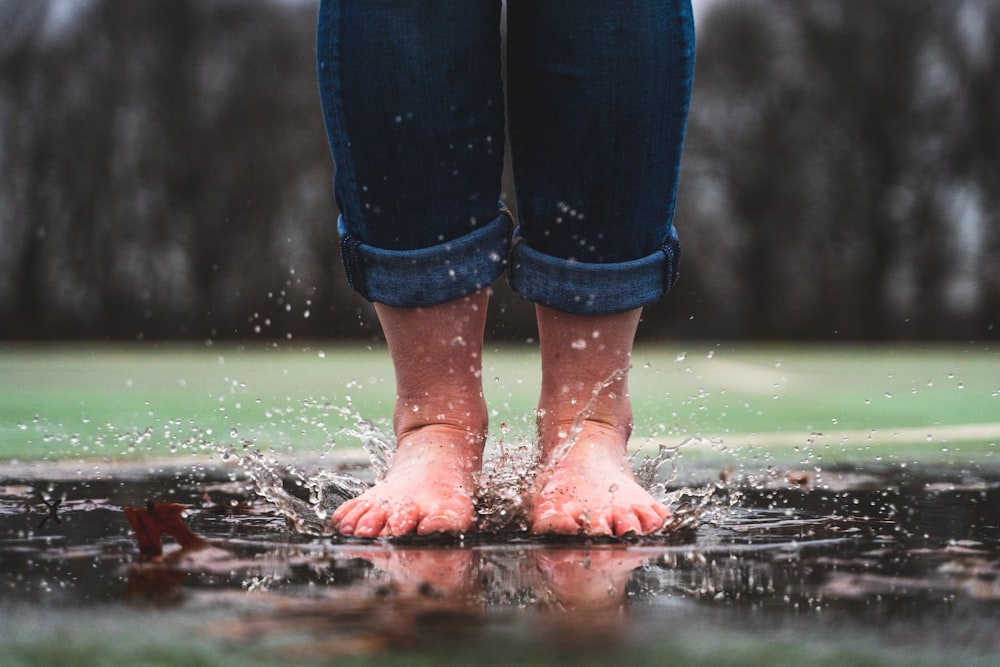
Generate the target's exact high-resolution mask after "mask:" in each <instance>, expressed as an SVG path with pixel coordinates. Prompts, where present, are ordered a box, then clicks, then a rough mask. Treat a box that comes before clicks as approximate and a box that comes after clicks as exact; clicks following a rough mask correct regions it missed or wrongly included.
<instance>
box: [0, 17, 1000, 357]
mask: <svg viewBox="0 0 1000 667" xmlns="http://www.w3.org/2000/svg"><path fill="white" fill-rule="evenodd" d="M694 2H695V6H696V15H697V21H698V64H697V75H696V80H695V94H694V100H693V104H692V114H691V118H690V125H689V132H688V138H687V144H686V150H685V155H684V164H683V175H682V184H681V193H680V202H679V209H678V213H677V218H676V224H677V226H678V228H679V230H680V233H681V238H682V241H683V244H684V263H683V266H682V271H681V274H682V275H681V280H680V282H679V283H678V285H677V286H676V287H675V288H674V290H673V291H672V292H671V294H670V295H669V296H668V297H667V298H666V299H664V300H663V301H662V302H661V303H659V304H657V305H655V306H653V307H650V308H648V309H647V311H646V314H645V318H644V324H643V326H642V328H641V331H640V337H641V338H642V339H645V340H659V339H665V338H677V337H686V338H730V339H736V338H743V339H756V340H766V339H780V340H842V341H855V340H862V341H878V340H894V341H895V340H953V341H962V342H968V341H970V340H976V341H979V340H986V339H994V340H995V339H997V338H998V337H1000V321H998V320H1000V262H998V260H997V258H998V256H1000V213H998V211H1000V85H998V82H1000V2H997V1H994V0H879V2H871V1H870V0H760V1H753V0H711V1H709V0H694ZM316 5H317V2H315V1H311V0H310V1H307V0H296V1H291V0H284V1H280V0H170V1H166V0H131V1H130V2H116V1H115V0H48V1H40V0H0V35H3V37H2V38H0V339H7V340H49V339H110V340H135V339H150V340H154V339H155V340H166V339H186V338H190V339H206V338H212V339H252V338H260V339H265V340H269V339H295V338H338V337H340V338H359V337H361V338H371V337H372V336H375V335H377V323H376V321H375V317H374V315H373V313H372V311H371V308H370V306H369V305H368V304H366V303H365V302H364V301H363V300H361V299H360V298H359V297H357V296H356V295H355V294H354V293H353V292H351V290H350V289H349V288H348V287H347V284H346V280H345V278H344V276H343V271H342V269H341V267H340V262H339V255H338V243H337V238H336V234H335V219H336V210H335V208H334V203H333V197H332V191H331V190H332V188H331V178H332V173H333V165H332V162H331V159H330V157H329V153H328V150H327V145H326V136H325V133H324V130H323V126H322V119H321V114H320V109H319V101H318V94H317V90H316V81H315V73H314V60H313V58H314V30H315V15H316V9H317V7H316ZM504 188H505V197H506V198H508V199H511V200H512V198H513V188H512V185H511V183H510V180H509V176H508V179H507V181H506V183H505V186H504ZM496 290H497V295H496V297H495V298H494V300H493V304H492V306H491V309H492V310H493V311H494V312H492V313H491V317H490V335H491V336H492V337H493V338H494V339H497V340H503V339H521V340H523V339H524V338H525V337H529V336H532V335H533V333H534V324H533V310H532V308H531V306H530V305H529V304H526V303H523V302H521V301H520V300H519V299H518V298H517V297H515V296H513V295H512V294H511V293H510V292H509V290H508V289H507V288H506V285H505V284H503V281H500V282H498V284H497V285H496Z"/></svg>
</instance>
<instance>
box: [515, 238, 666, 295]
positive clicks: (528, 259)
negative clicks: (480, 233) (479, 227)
mask: <svg viewBox="0 0 1000 667" xmlns="http://www.w3.org/2000/svg"><path fill="white" fill-rule="evenodd" d="M680 258H681V247H680V242H679V241H678V239H677V232H676V230H674V228H673V227H671V229H670V236H669V237H668V238H667V240H666V242H664V243H663V245H662V246H660V247H659V248H658V249H657V250H656V251H655V252H653V253H652V254H650V255H646V256H645V257H640V258H639V259H634V260H630V261H627V262H613V263H608V264H600V263H592V262H576V261H573V260H566V259H560V258H558V257H553V256H551V255H545V254H543V253H540V252H538V251H537V250H534V249H532V248H530V247H528V245H527V243H525V242H524V240H523V239H522V238H521V237H520V236H519V235H518V232H517V230H515V232H514V247H513V250H512V252H511V259H510V285H511V288H512V289H513V290H514V291H515V292H516V293H517V294H518V295H520V296H521V297H522V298H524V299H527V300H529V301H533V302H534V303H537V304H539V305H542V306H546V307H548V308H553V309H555V310H559V311H562V312H565V313H573V314H576V315H610V314H612V313H620V312H624V311H626V310H632V309H633V308H638V307H640V306H644V305H646V304H649V303H653V302H654V301H656V300H658V299H659V298H660V297H662V296H663V295H664V294H666V293H667V291H668V290H669V289H670V287H671V286H672V285H673V284H674V282H676V281H677V276H678V273H679V267H680Z"/></svg>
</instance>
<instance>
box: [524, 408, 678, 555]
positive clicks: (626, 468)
mask: <svg viewBox="0 0 1000 667" xmlns="http://www.w3.org/2000/svg"><path fill="white" fill-rule="evenodd" d="M624 451H625V443H624V442H622V435H621V433H620V432H619V431H617V430H615V429H613V428H610V427H607V426H606V425H604V424H601V423H597V422H585V423H584V424H583V427H582V429H581V432H580V434H579V435H578V436H577V439H576V442H575V444H574V445H573V446H572V447H571V448H570V449H569V451H568V452H567V453H566V454H565V455H564V456H563V457H562V458H561V459H560V460H557V461H549V462H548V466H547V467H546V468H543V469H542V471H541V472H540V475H541V479H539V480H538V482H537V483H536V489H537V491H536V492H535V494H534V498H533V499H532V505H531V509H530V510H529V517H528V518H529V522H530V525H531V532H533V533H536V534H560V535H576V534H583V535H589V536H602V535H603V536H614V537H625V536H627V535H650V534H652V533H656V532H658V531H659V530H661V529H662V528H663V527H664V525H665V524H666V522H667V520H668V519H669V518H670V510H669V508H667V506H666V505H664V504H663V503H660V502H658V501H657V500H656V499H654V498H653V496H652V495H650V493H649V492H648V491H647V490H646V489H644V488H642V487H641V486H639V483H638V482H637V481H636V479H635V475H634V474H633V473H632V468H631V466H630V465H629V462H628V461H627V460H626V458H625V456H624V454H623V453H622V452H624Z"/></svg>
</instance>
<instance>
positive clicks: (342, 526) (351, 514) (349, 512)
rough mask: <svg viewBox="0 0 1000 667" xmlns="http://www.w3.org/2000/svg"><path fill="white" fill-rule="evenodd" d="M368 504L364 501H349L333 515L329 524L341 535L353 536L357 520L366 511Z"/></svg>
mask: <svg viewBox="0 0 1000 667" xmlns="http://www.w3.org/2000/svg"><path fill="white" fill-rule="evenodd" d="M369 505H370V504H369V503H368V502H367V501H364V500H350V501H348V502H346V503H344V504H343V505H341V506H340V507H338V508H337V510H336V511H335V512H334V513H333V516H332V517H331V523H332V524H333V527H334V528H335V529H336V530H337V531H338V532H340V534H341V535H353V534H354V529H355V527H356V526H357V523H358V520H359V519H360V518H361V517H362V516H364V514H365V512H366V511H367V510H368V507H369Z"/></svg>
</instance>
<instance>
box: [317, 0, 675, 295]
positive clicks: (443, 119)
mask: <svg viewBox="0 0 1000 667" xmlns="http://www.w3.org/2000/svg"><path fill="white" fill-rule="evenodd" d="M507 5H508V7H507V12H508V16H507V35H508V61H507V68H508V70H507V94H506V97H505V95H504V88H503V83H502V81H501V77H500V70H501V48H500V31H499V26H500V16H501V5H500V2H499V0H364V1H363V2H348V1H346V0H323V2H322V4H321V7H320V16H319V30H318V36H317V61H318V72H319V83H320V94H321V99H322V102H323V111H324V119H325V122H326V127H327V134H328V138H329V142H330V149H331V151H332V153H333V156H334V162H335V165H336V173H335V177H334V192H335V195H336V199H337V202H338V205H339V207H340V210H341V219H340V221H339V225H338V229H339V232H340V234H341V248H342V251H343V252H342V254H343V259H344V263H345V266H346V267H347V272H348V279H349V281H350V283H351V285H352V286H353V287H354V288H355V289H357V290H358V291H359V292H360V293H361V294H362V295H364V296H365V297H366V298H368V299H369V300H372V301H379V302H382V303H387V304H389V305H399V306H420V305H432V304H435V303H442V302H444V301H448V300H451V299H454V298H457V297H458V296H462V295H464V294H469V293H471V292H474V291H476V290H477V289H479V288H481V287H483V286H484V285H487V284H489V283H490V282H492V281H493V280H495V279H496V278H497V277H498V276H499V275H500V274H501V273H502V272H503V270H504V268H505V266H506V265H507V264H508V251H509V252H510V261H509V265H510V282H511V285H512V287H513V288H514V290H515V291H516V292H518V293H519V294H520V295H521V296H522V297H524V298H527V299H530V300H532V301H535V302H537V303H541V304H543V305H546V306H550V307H553V308H556V309H559V310H563V311H567V312H573V313H580V314H602V313H611V312H618V311H622V310H628V309H631V308H634V307H637V306H640V305H644V304H647V303H650V302H652V301H655V300H656V299H658V298H659V297H660V296H662V295H663V294H664V293H665V292H666V291H667V290H668V289H669V288H670V286H671V285H672V284H673V282H674V280H675V279H676V276H677V263H678V260H679V257H680V253H679V245H678V242H677V234H676V232H675V230H674V228H673V215H674V208H675V199H676V192H677V183H678V180H679V165H680V156H681V148H682V145H683V138H684V127H685V123H686V118H687V111H688V102H689V99H690V93H691V83H692V77H693V68H694V28H693V19H692V14H691V5H690V0H634V1H630V2H627V3H612V2H596V1H583V2H581V1H580V0H545V1H544V2H541V1H538V0H508V3H507ZM505 104H506V108H507V113H508V122H509V131H510V141H511V150H512V154H513V165H514V177H515V184H516V189H517V201H518V216H519V220H518V223H519V228H518V231H517V233H516V238H515V240H514V243H513V245H511V244H510V242H509V240H508V239H509V229H510V226H511V225H510V221H509V219H508V216H507V214H506V212H505V211H504V210H503V209H502V207H498V205H497V201H498V199H499V197H500V188H501V173H502V168H503V143H504V120H505V119H504V107H505ZM498 257H499V258H500V261H497V258H498Z"/></svg>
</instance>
